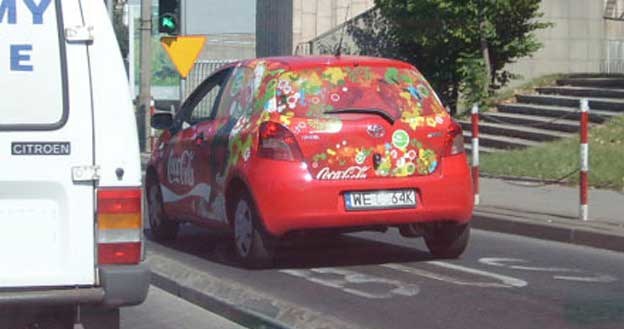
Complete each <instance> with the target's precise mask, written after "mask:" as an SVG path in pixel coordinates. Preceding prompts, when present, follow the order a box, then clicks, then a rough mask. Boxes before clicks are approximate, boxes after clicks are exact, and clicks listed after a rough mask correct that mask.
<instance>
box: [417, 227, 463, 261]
mask: <svg viewBox="0 0 624 329" xmlns="http://www.w3.org/2000/svg"><path fill="white" fill-rule="evenodd" d="M468 240H470V224H457V223H449V222H446V223H434V224H430V225H427V226H426V228H425V244H426V245H427V248H428V249H429V252H430V253H431V255H433V257H436V258H447V259H449V258H458V257H459V256H461V254H462V253H463V252H464V250H466V247H467V246H468Z"/></svg>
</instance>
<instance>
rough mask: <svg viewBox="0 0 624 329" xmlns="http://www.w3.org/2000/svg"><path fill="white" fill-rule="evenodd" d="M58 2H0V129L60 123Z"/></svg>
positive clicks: (62, 92) (63, 81)
mask: <svg viewBox="0 0 624 329" xmlns="http://www.w3.org/2000/svg"><path fill="white" fill-rule="evenodd" d="M58 2H59V0H52V1H50V0H42V1H0V90H2V94H3V95H6V96H5V97H3V99H2V110H1V111H0V130H7V129H9V130H11V129H18V130H22V129H55V128H58V127H59V126H61V125H63V124H64V122H63V121H64V118H66V116H67V115H66V114H67V113H66V109H65V104H66V101H65V97H64V95H65V88H64V85H65V84H66V79H65V75H66V73H65V63H64V62H65V58H64V57H65V54H64V44H63V43H64V40H63V38H62V37H61V35H62V26H61V25H62V23H61V22H62V20H61V19H60V17H61V16H60V10H59V3H58Z"/></svg>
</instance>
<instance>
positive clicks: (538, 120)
mask: <svg viewBox="0 0 624 329" xmlns="http://www.w3.org/2000/svg"><path fill="white" fill-rule="evenodd" d="M581 98H588V99H589V107H590V109H591V111H590V121H591V123H592V124H601V123H603V122H605V121H607V120H609V119H610V118H611V117H613V116H615V115H622V114H624V75H622V76H613V75H609V76H606V75H600V74H576V75H570V76H568V77H566V78H564V79H560V80H558V81H557V83H556V85H555V86H548V87H542V88H537V89H536V90H535V93H532V94H519V95H516V102H515V103H503V104H498V105H497V106H496V111H493V112H486V113H482V114H481V120H480V125H479V144H480V151H481V152H484V153H491V152H498V151H504V150H510V149H521V148H526V147H531V146H536V145H539V144H540V143H542V142H547V141H553V140H556V139H560V138H564V137H569V136H572V135H574V134H575V133H578V130H579V127H580V123H579V119H580V116H581V114H580V110H579V108H580V100H581ZM459 123H460V124H461V126H462V128H463V129H464V139H465V142H466V149H467V150H470V148H471V137H472V136H471V133H470V131H471V123H470V119H467V120H460V121H459Z"/></svg>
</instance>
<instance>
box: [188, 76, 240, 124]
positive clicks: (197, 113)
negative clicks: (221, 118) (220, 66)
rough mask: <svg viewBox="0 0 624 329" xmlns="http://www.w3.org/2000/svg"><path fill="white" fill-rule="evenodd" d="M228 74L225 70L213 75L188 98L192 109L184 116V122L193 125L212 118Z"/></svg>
mask: <svg viewBox="0 0 624 329" xmlns="http://www.w3.org/2000/svg"><path fill="white" fill-rule="evenodd" d="M229 72H230V70H229V69H226V70H222V71H220V72H217V73H215V74H214V75H212V76H211V77H209V78H208V79H207V80H206V81H204V82H203V83H202V84H201V85H200V86H199V87H198V88H197V90H195V91H194V92H193V93H192V94H191V96H189V99H190V101H189V104H188V105H189V106H191V107H192V108H193V109H192V110H191V111H190V113H189V114H188V115H186V116H185V117H186V119H185V121H186V122H188V123H190V124H195V123H197V122H200V121H205V120H210V119H212V118H214V116H215V111H216V110H217V102H218V101H219V98H220V96H221V91H222V89H223V85H224V84H225V83H226V78H227V76H228V73H229ZM185 105H186V104H185ZM186 113H188V112H186Z"/></svg>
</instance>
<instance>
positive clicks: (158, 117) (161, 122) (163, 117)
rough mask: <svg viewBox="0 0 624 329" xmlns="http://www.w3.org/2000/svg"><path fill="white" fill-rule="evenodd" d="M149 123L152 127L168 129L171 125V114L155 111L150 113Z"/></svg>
mask: <svg viewBox="0 0 624 329" xmlns="http://www.w3.org/2000/svg"><path fill="white" fill-rule="evenodd" d="M150 124H151V126H152V128H154V129H169V128H171V126H173V115H172V114H171V113H169V112H156V113H154V114H152V119H151V122H150Z"/></svg>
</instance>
